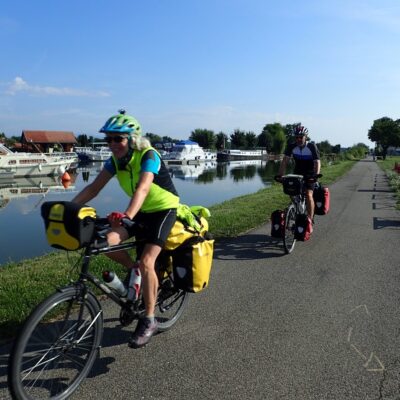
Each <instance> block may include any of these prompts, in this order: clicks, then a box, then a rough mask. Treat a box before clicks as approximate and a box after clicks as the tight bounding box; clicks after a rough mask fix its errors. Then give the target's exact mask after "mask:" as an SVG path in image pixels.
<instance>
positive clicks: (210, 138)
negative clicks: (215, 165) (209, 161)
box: [189, 129, 216, 149]
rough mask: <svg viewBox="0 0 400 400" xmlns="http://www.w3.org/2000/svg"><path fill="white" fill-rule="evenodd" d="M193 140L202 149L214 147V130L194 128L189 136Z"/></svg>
mask: <svg viewBox="0 0 400 400" xmlns="http://www.w3.org/2000/svg"><path fill="white" fill-rule="evenodd" d="M189 139H190V140H193V142H197V143H198V144H199V146H200V147H203V148H204V149H215V143H216V137H215V134H214V131H210V130H208V129H195V130H194V131H192V133H191V134H190V137H189Z"/></svg>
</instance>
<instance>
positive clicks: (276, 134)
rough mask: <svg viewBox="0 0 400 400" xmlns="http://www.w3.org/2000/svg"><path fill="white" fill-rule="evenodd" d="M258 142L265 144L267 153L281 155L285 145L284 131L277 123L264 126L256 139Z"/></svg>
mask: <svg viewBox="0 0 400 400" xmlns="http://www.w3.org/2000/svg"><path fill="white" fill-rule="evenodd" d="M258 142H259V144H260V143H265V147H266V149H267V151H269V152H273V153H275V154H282V153H283V150H284V149H285V146H286V143H287V140H286V129H285V128H284V127H283V126H282V125H281V124H280V123H279V122H275V123H274V124H266V125H265V126H264V128H263V130H262V132H261V134H260V135H259V137H258ZM262 147H264V146H262Z"/></svg>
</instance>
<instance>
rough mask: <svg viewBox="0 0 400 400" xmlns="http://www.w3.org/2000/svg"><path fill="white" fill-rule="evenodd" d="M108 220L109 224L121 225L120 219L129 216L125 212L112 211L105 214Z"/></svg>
mask: <svg viewBox="0 0 400 400" xmlns="http://www.w3.org/2000/svg"><path fill="white" fill-rule="evenodd" d="M107 218H108V222H110V224H113V223H114V224H118V225H121V219H122V218H129V217H128V216H127V215H126V214H125V213H122V212H119V211H113V212H112V213H111V214H108V215H107Z"/></svg>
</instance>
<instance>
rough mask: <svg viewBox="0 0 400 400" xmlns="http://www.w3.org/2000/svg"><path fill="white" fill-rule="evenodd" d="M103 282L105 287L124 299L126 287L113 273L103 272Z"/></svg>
mask: <svg viewBox="0 0 400 400" xmlns="http://www.w3.org/2000/svg"><path fill="white" fill-rule="evenodd" d="M103 280H104V282H105V283H106V285H107V286H109V287H110V288H111V289H114V290H115V291H116V292H117V293H118V294H119V295H120V296H122V297H125V296H126V295H127V292H128V291H127V290H126V287H125V286H124V284H123V283H122V282H121V280H120V279H119V278H118V276H117V274H116V273H115V272H113V271H103Z"/></svg>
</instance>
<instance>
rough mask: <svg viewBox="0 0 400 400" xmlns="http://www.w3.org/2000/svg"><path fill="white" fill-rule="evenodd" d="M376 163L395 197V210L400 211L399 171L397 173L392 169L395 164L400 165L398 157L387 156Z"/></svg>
mask: <svg viewBox="0 0 400 400" xmlns="http://www.w3.org/2000/svg"><path fill="white" fill-rule="evenodd" d="M377 163H378V165H379V166H380V168H381V169H382V170H383V171H384V172H385V174H386V175H387V177H388V179H389V185H390V187H391V188H392V189H393V191H394V192H395V195H396V208H397V209H398V210H400V169H399V172H397V171H395V169H394V166H395V164H396V163H397V164H398V165H400V156H389V157H386V160H378V161H377Z"/></svg>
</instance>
